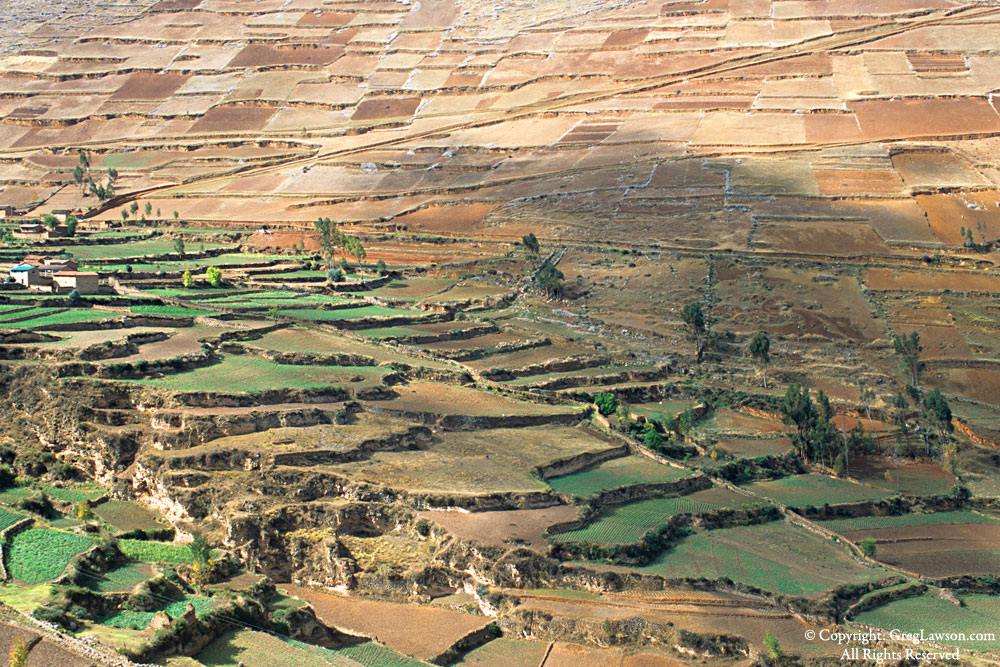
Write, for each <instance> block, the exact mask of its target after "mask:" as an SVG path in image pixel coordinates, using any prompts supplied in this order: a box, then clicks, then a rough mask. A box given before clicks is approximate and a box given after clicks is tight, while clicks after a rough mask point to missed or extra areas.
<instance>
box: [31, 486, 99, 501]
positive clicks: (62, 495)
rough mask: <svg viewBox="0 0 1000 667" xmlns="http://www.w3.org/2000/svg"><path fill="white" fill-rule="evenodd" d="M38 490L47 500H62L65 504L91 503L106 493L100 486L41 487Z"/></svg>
mask: <svg viewBox="0 0 1000 667" xmlns="http://www.w3.org/2000/svg"><path fill="white" fill-rule="evenodd" d="M40 488H41V489H42V491H44V492H45V495H47V496H48V497H49V498H52V499H53V500H62V501H63V502H67V503H83V502H91V501H94V500H97V499H98V498H100V497H101V496H103V495H105V494H106V493H107V491H106V490H105V489H104V487H103V486H101V485H100V484H76V485H73V486H47V485H42V486H41V487H40Z"/></svg>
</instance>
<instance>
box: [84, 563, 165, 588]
mask: <svg viewBox="0 0 1000 667" xmlns="http://www.w3.org/2000/svg"><path fill="white" fill-rule="evenodd" d="M149 578H150V571H149V566H148V565H146V564H145V563H131V562H130V563H125V564H123V565H119V566H118V567H116V568H115V569H113V570H109V571H108V572H105V573H104V574H102V575H100V577H96V576H95V577H88V581H87V588H89V589H90V590H93V591H97V592H100V593H118V592H126V591H131V590H132V589H133V588H135V587H136V586H137V585H139V584H141V583H142V582H144V581H146V580H147V579H149Z"/></svg>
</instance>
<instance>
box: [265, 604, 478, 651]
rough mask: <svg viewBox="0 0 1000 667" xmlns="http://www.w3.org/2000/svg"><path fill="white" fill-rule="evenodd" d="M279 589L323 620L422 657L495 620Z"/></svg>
mask: <svg viewBox="0 0 1000 667" xmlns="http://www.w3.org/2000/svg"><path fill="white" fill-rule="evenodd" d="M279 590H280V591H281V592H283V593H285V594H287V595H290V596H292V597H296V598H299V599H301V600H305V601H306V602H308V603H309V604H310V605H312V607H313V609H315V610H316V616H317V618H319V620H320V621H322V622H323V623H325V624H327V625H329V626H331V627H334V628H337V629H340V630H342V631H344V632H350V633H354V634H357V635H361V636H367V637H372V636H377V637H378V639H379V642H380V643H384V644H385V645H386V646H388V647H389V648H392V649H394V650H396V651H399V652H400V653H404V654H406V655H410V656H413V657H415V658H418V659H421V660H428V659H430V658H433V657H435V656H438V655H440V654H441V653H443V652H444V651H446V650H447V649H448V648H449V647H451V646H452V645H453V644H454V643H455V642H456V641H458V640H459V639H461V638H462V637H464V636H465V635H467V634H469V633H470V632H473V631H475V630H478V629H480V628H483V627H485V626H487V625H488V624H489V623H490V622H491V620H492V619H490V618H489V617H486V616H479V615H473V614H464V613H461V612H457V611H451V610H448V609H437V608H434V607H424V606H420V605H403V604H396V603H392V602H379V601H376V600H363V599H358V598H353V597H351V598H348V597H342V596H339V595H336V594H332V593H324V592H320V591H315V590H311V589H308V588H301V587H297V586H284V585H283V586H281V587H280V588H279Z"/></svg>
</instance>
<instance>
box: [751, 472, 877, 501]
mask: <svg viewBox="0 0 1000 667" xmlns="http://www.w3.org/2000/svg"><path fill="white" fill-rule="evenodd" d="M744 488H745V489H747V490H748V491H753V492H754V493H757V494H760V495H762V496H765V497H767V498H772V499H774V500H775V501H777V502H779V503H782V504H784V505H788V506H790V507H803V506H805V505H813V506H820V505H826V504H830V505H833V504H835V503H851V502H858V501H862V500H880V499H882V498H888V497H889V496H892V495H893V492H891V491H888V490H886V489H876V488H873V487H870V486H862V485H861V484H855V483H854V482H848V481H846V480H842V479H834V478H833V477H826V476H825V475H813V474H808V475H793V476H791V477H783V478H782V479H776V480H772V481H767V482H754V483H753V484H746V485H744Z"/></svg>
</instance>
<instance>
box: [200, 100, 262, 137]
mask: <svg viewBox="0 0 1000 667" xmlns="http://www.w3.org/2000/svg"><path fill="white" fill-rule="evenodd" d="M273 115H274V109H272V108H271V107H258V106H229V107H215V108H213V109H210V110H209V111H208V113H206V114H205V115H204V116H202V117H201V118H200V119H198V122H196V123H195V124H194V125H192V126H191V132H192V133H195V134H198V133H201V132H225V133H234V132H236V133H242V132H252V131H254V130H259V129H261V128H263V127H264V125H266V124H267V121H268V120H269V119H270V118H271V116H273Z"/></svg>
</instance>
